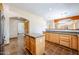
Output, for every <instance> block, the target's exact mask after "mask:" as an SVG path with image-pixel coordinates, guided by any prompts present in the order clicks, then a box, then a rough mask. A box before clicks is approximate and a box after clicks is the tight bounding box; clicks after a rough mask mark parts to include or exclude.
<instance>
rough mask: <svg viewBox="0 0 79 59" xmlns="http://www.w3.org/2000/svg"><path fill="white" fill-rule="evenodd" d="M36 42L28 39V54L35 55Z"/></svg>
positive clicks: (33, 39)
mask: <svg viewBox="0 0 79 59" xmlns="http://www.w3.org/2000/svg"><path fill="white" fill-rule="evenodd" d="M35 45H36V42H35V38H32V37H30V50H29V51H30V52H31V53H32V54H33V55H34V54H36V46H35Z"/></svg>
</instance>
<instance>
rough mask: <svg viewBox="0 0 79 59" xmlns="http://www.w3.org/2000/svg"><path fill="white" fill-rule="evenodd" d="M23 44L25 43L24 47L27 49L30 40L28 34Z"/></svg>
mask: <svg viewBox="0 0 79 59" xmlns="http://www.w3.org/2000/svg"><path fill="white" fill-rule="evenodd" d="M25 45H26V48H27V49H28V50H29V49H30V47H29V46H30V40H29V36H26V40H25Z"/></svg>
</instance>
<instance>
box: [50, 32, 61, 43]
mask: <svg viewBox="0 0 79 59" xmlns="http://www.w3.org/2000/svg"><path fill="white" fill-rule="evenodd" d="M50 41H51V42H54V43H58V44H59V35H58V34H55V33H50Z"/></svg>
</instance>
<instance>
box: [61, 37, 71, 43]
mask: <svg viewBox="0 0 79 59" xmlns="http://www.w3.org/2000/svg"><path fill="white" fill-rule="evenodd" d="M60 40H61V41H66V42H69V41H70V39H67V38H61V39H60Z"/></svg>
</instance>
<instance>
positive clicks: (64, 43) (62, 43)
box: [60, 40, 70, 47]
mask: <svg viewBox="0 0 79 59" xmlns="http://www.w3.org/2000/svg"><path fill="white" fill-rule="evenodd" d="M60 44H61V45H63V46H66V47H70V42H66V41H62V40H60Z"/></svg>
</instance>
